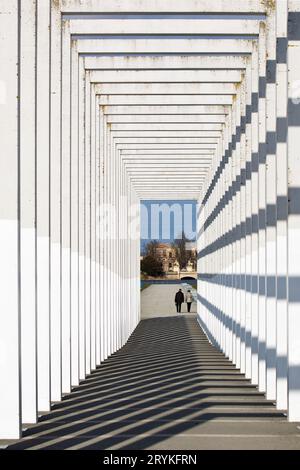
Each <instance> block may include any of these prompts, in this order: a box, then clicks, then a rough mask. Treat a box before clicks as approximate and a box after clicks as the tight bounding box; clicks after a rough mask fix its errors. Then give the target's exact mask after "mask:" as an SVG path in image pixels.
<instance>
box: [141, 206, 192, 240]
mask: <svg viewBox="0 0 300 470" xmlns="http://www.w3.org/2000/svg"><path fill="white" fill-rule="evenodd" d="M196 211H197V202H196V201H194V200H182V201H174V200H170V201H166V200H164V201H161V200H148V201H141V249H143V248H144V246H145V245H146V244H147V243H148V242H149V241H150V240H153V239H155V240H160V241H164V242H170V241H173V240H174V238H176V237H178V236H179V235H180V234H181V232H182V230H184V232H185V234H186V236H187V237H188V238H190V239H195V233H196Z"/></svg>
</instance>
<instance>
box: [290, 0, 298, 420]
mask: <svg viewBox="0 0 300 470" xmlns="http://www.w3.org/2000/svg"><path fill="white" fill-rule="evenodd" d="M295 10H296V8H294V3H293V2H291V1H290V2H289V17H288V126H289V127H288V185H289V186H288V301H289V305H288V418H289V420H290V421H300V335H299V331H300V315H299V308H300V296H299V292H300V270H299V266H300V263H299V260H300V243H299V240H300V210H299V194H300V159H299V129H300V107H299V102H300V101H299V100H300V92H299V89H300V87H299V77H300V30H299V25H300V22H299V19H300V9H299V8H298V9H297V10H296V11H295Z"/></svg>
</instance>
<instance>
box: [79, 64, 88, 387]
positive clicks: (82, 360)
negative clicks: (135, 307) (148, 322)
mask: <svg viewBox="0 0 300 470" xmlns="http://www.w3.org/2000/svg"><path fill="white" fill-rule="evenodd" d="M78 145H79V148H78V173H79V175H78V205H79V207H78V246H79V265H78V269H79V379H80V380H84V379H85V371H86V312H85V308H86V303H85V71H84V67H83V62H82V61H79V69H78Z"/></svg>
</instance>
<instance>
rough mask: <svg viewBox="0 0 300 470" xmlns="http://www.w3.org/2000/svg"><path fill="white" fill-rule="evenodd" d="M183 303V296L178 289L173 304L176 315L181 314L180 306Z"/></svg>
mask: <svg viewBox="0 0 300 470" xmlns="http://www.w3.org/2000/svg"><path fill="white" fill-rule="evenodd" d="M183 302H184V295H183V292H182V290H181V289H179V291H178V292H176V295H175V304H176V310H177V312H178V313H180V312H181V304H183Z"/></svg>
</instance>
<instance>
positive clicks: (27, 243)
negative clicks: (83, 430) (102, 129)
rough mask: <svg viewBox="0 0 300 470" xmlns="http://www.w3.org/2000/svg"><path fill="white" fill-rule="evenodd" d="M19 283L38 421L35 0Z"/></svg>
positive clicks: (33, 415) (25, 13)
mask: <svg viewBox="0 0 300 470" xmlns="http://www.w3.org/2000/svg"><path fill="white" fill-rule="evenodd" d="M20 14H21V29H20V31H21V36H20V54H21V57H20V255H21V257H20V263H21V264H20V282H21V292H20V295H21V327H22V328H21V360H22V421H23V422H24V423H35V422H36V420H37V344H36V338H37V330H36V328H37V325H36V245H35V243H36V233H35V224H36V174H35V169H36V104H35V98H36V64H35V59H36V57H35V55H36V1H35V0H24V1H23V2H21V11H20Z"/></svg>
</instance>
